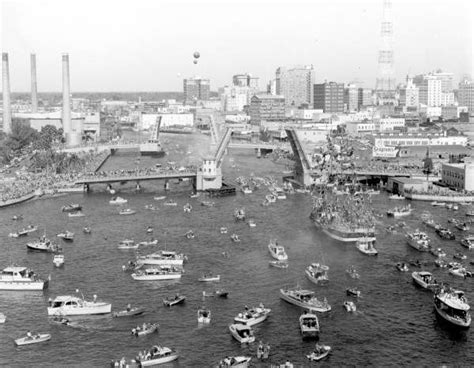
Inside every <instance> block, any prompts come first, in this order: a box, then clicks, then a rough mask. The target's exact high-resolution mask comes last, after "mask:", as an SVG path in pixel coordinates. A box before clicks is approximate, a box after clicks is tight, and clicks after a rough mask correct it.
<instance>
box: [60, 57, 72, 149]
mask: <svg viewBox="0 0 474 368" xmlns="http://www.w3.org/2000/svg"><path fill="white" fill-rule="evenodd" d="M62 118H63V130H64V134H65V136H66V141H67V144H69V143H70V141H69V140H70V134H71V130H72V129H71V91H70V88H69V55H68V54H63V115H62Z"/></svg>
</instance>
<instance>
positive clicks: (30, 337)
mask: <svg viewBox="0 0 474 368" xmlns="http://www.w3.org/2000/svg"><path fill="white" fill-rule="evenodd" d="M48 340H51V335H50V334H41V333H39V334H31V333H28V334H27V335H26V336H24V337H20V338H18V339H15V345H17V346H23V345H31V344H38V343H40V342H45V341H48Z"/></svg>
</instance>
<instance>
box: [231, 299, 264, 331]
mask: <svg viewBox="0 0 474 368" xmlns="http://www.w3.org/2000/svg"><path fill="white" fill-rule="evenodd" d="M271 311H272V310H271V309H270V308H265V306H264V305H263V304H260V306H258V307H254V308H250V309H249V308H247V307H246V308H245V311H244V312H242V313H239V314H238V315H237V316H236V317H235V318H234V321H235V322H236V323H243V324H245V325H247V326H253V325H256V324H258V323H261V322H263V321H265V320H266V319H267V317H268V315H269V314H270V312H271Z"/></svg>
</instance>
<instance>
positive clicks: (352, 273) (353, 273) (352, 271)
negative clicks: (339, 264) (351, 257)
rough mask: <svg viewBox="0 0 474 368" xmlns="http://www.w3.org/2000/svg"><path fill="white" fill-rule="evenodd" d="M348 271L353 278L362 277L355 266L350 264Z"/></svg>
mask: <svg viewBox="0 0 474 368" xmlns="http://www.w3.org/2000/svg"><path fill="white" fill-rule="evenodd" d="M346 273H347V274H348V275H349V276H350V277H351V278H352V279H358V278H360V275H359V273H358V272H357V270H356V269H355V267H354V266H350V267H349V268H348V269H347V270H346Z"/></svg>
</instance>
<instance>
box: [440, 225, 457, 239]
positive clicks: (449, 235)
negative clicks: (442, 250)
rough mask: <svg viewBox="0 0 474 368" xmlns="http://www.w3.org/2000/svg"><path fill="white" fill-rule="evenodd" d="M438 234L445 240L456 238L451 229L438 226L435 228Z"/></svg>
mask: <svg viewBox="0 0 474 368" xmlns="http://www.w3.org/2000/svg"><path fill="white" fill-rule="evenodd" d="M435 232H436V234H438V235H439V236H440V238H441V239H445V240H454V239H456V237H455V235H454V234H453V233H452V232H451V230H449V229H445V228H442V227H441V228H438V229H436V230H435Z"/></svg>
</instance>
